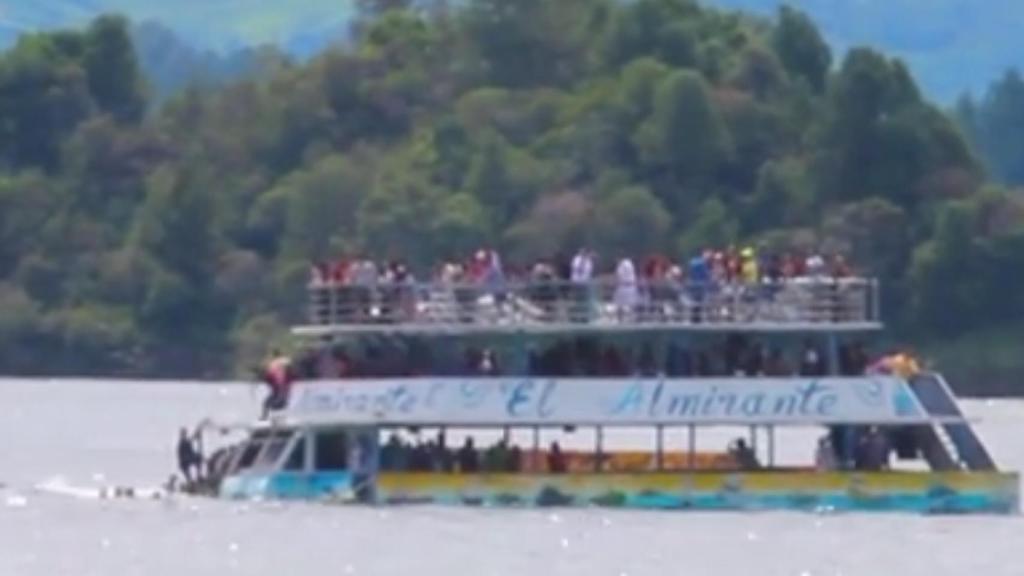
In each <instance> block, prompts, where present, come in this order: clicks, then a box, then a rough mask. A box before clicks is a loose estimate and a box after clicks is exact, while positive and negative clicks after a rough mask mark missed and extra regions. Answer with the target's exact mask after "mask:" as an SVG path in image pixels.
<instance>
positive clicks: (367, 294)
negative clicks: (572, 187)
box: [309, 277, 879, 328]
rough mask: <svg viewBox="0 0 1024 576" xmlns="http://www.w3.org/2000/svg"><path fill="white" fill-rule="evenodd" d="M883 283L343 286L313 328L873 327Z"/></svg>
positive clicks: (313, 311) (317, 296)
mask: <svg viewBox="0 0 1024 576" xmlns="http://www.w3.org/2000/svg"><path fill="white" fill-rule="evenodd" d="M878 322H879V307H878V283H877V281H876V280H873V279H867V278H841V279H837V278H830V277H820V278H810V277H808V278H794V279H787V280H782V281H775V282H771V281H765V282H759V283H753V284H744V283H702V284H695V283H690V284H684V283H680V282H671V281H647V282H644V281H641V282H640V283H638V284H635V285H623V284H619V283H617V282H615V281H614V280H612V281H593V282H588V283H573V282H563V281H532V282H511V281H510V282H485V283H446V282H431V283H404V284H385V283H379V284H372V285H370V284H362V285H360V284H350V283H345V284H337V283H315V284H311V285H310V286H309V323H310V324H311V325H312V326H314V327H317V326H319V327H325V326H334V327H346V326H349V327H353V326H354V327H359V326H364V327H365V326H380V325H402V326H413V327H416V326H420V327H431V326H484V327H500V326H504V327H510V328H516V327H523V328H527V327H537V326H541V327H543V326H553V325H566V324H568V325H580V326H587V325H589V326H602V327H614V326H620V327H636V326H641V327H642V326H674V325H706V326H715V325H737V326H742V325H750V324H771V325H794V326H805V325H826V326H836V327H838V326H843V325H850V326H853V325H858V326H863V325H869V324H870V325H873V324H877V323H878Z"/></svg>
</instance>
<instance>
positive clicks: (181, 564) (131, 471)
mask: <svg viewBox="0 0 1024 576" xmlns="http://www.w3.org/2000/svg"><path fill="white" fill-rule="evenodd" d="M259 401H260V394H259V393H258V392H257V391H256V390H253V389H250V388H248V387H244V386H231V385H209V384H207V385H194V384H175V385H170V384H154V383H125V382H118V383H113V382H69V381H62V382H25V381H13V380H11V381H0V402H2V406H3V416H2V417H0V437H2V438H3V439H4V440H3V442H2V443H0V482H3V483H5V484H6V485H7V486H6V488H3V489H0V575H3V576H56V575H64V574H67V575H69V576H70V575H75V576H86V575H97V576H100V575H102V576H113V575H118V576H120V575H135V574H137V575H140V576H163V575H168V576H170V575H173V576H182V575H188V576H204V575H217V576H221V575H225V574H245V575H252V576H262V575H268V576H269V575H274V576H279V575H282V574H294V575H319V574H324V575H332V576H337V575H346V574H360V575H361V574H370V575H376V574H380V575H392V574H416V575H424V576H432V575H445V576H447V575H462V574H472V575H505V574H508V575H513V574H515V575H522V574H555V575H557V574H585V575H587V576H597V575H608V576H621V575H629V576H640V575H655V574H656V575H662V574H687V575H703V574H714V575H737V576H748V575H757V576H775V575H778V576H802V575H807V576H840V575H841V576H852V575H866V576H867V575H869V576H878V575H888V574H899V575H900V576H919V575H920V576H925V575H927V576H935V575H944V574H952V575H959V574H972V575H974V574H977V575H986V576H992V575H1014V576H1016V575H1019V574H1021V573H1024V564H1022V561H1024V554H1022V552H1021V549H1020V543H1021V542H1024V519H1022V517H1011V518H1001V517H934V518H933V517H916V516H903V515H847V516H815V515H809V514H796V513H758V514H697V513H684V514H680V513H669V512H664V513H658V512H656V513H648V512H625V511H603V510H543V511H510V510H506V511H493V510H469V509H444V508H403V509H368V508H366V509H364V508H336V507H328V506H322V505H313V504H288V505H281V504H276V503H251V504H239V503H230V502H217V501H208V500H195V499H181V500H176V501H164V502H153V501H98V500H84V499H76V498H71V497H66V496H58V495H51V494H48V493H43V492H40V491H38V490H36V489H34V487H35V486H37V485H39V484H40V483H43V482H54V481H64V482H67V483H70V484H74V485H105V484H112V483H116V484H131V485H139V486H152V485H155V484H157V483H159V482H161V481H162V480H163V479H164V478H165V477H166V475H167V473H168V471H169V468H170V463H171V462H172V459H173V441H174V437H175V434H176V430H177V428H178V427H179V426H180V425H181V424H182V423H194V422H196V421H198V420H199V419H200V418H202V417H204V416H209V415H216V416H218V417H220V418H223V419H244V418H245V417H246V416H249V415H251V414H254V413H255V412H256V410H257V408H258V405H259ZM966 408H967V409H968V411H969V413H970V415H971V416H976V417H980V418H983V419H984V420H985V421H984V423H983V424H982V425H981V434H982V436H983V437H984V439H985V440H986V441H987V442H988V444H989V445H990V447H991V449H992V451H993V452H994V455H995V457H996V459H997V461H998V462H1000V463H1001V464H1002V465H1003V466H1005V467H1008V468H1013V469H1021V468H1024V450H1022V449H1021V447H1020V443H1019V442H1018V436H1019V434H1020V426H1019V423H1020V422H1021V421H1022V418H1021V417H1022V416H1024V402H1015V401H1008V402H1007V401H1000V402H982V401H972V402H967V403H966ZM796 440H798V441H799V440H801V439H796ZM803 440H806V441H807V442H811V441H813V437H807V438H804V439H803ZM796 444H797V443H795V442H790V441H787V442H786V444H785V446H786V447H787V449H789V450H791V451H792V453H793V454H796V453H799V452H802V451H804V450H805V448H804V447H803V446H797V445H796ZM794 446H795V447H794Z"/></svg>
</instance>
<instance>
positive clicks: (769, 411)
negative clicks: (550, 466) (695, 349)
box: [287, 377, 929, 426]
mask: <svg viewBox="0 0 1024 576" xmlns="http://www.w3.org/2000/svg"><path fill="white" fill-rule="evenodd" d="M287 416H289V417H292V418H296V419H299V420H307V421H310V420H312V421H317V422H338V423H370V422H379V423H393V424H421V425H427V424H432V425H442V424H443V425H491V424H493V425H498V426H503V425H532V424H550V425H563V424H581V425H582V424H609V425H645V424H690V423H694V424H829V423H864V424H868V423H873V424H900V423H913V422H927V421H929V417H928V414H927V413H926V412H925V410H924V409H923V408H922V407H921V404H920V403H919V402H918V400H917V397H916V396H915V395H914V393H913V392H912V391H911V390H910V388H909V386H908V385H907V383H906V382H904V381H903V380H901V379H898V378H894V377H861V378H758V379H752V378H751V379H740V378H695V379H689V378H688V379H657V378H652V379H639V378H636V379H634V378H623V379H590V378H409V379H388V380H330V381H313V382H301V383H298V384H296V385H295V387H294V388H293V390H292V394H291V399H290V402H289V406H288V410H287Z"/></svg>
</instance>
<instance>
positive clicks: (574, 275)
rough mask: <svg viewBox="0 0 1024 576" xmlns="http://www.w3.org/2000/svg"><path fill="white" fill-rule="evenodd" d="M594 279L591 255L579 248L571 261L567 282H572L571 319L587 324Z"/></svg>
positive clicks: (586, 250)
mask: <svg viewBox="0 0 1024 576" xmlns="http://www.w3.org/2000/svg"><path fill="white" fill-rule="evenodd" d="M593 278H594V257H593V253H592V252H591V251H590V250H588V249H586V248H581V249H580V251H579V252H577V253H576V256H574V257H573V259H572V266H571V270H570V277H569V280H570V281H571V282H572V295H573V297H572V313H571V316H572V319H573V321H574V322H587V321H588V320H589V319H590V312H591V310H590V302H591V299H592V297H593V296H592V295H591V289H592V287H591V282H592V281H593Z"/></svg>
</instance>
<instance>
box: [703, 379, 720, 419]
mask: <svg viewBox="0 0 1024 576" xmlns="http://www.w3.org/2000/svg"><path fill="white" fill-rule="evenodd" d="M717 395H718V386H712V387H711V392H710V393H709V394H708V397H707V398H705V399H704V405H703V406H701V409H700V413H701V415H702V416H710V415H711V410H712V408H714V406H715V396H717Z"/></svg>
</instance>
